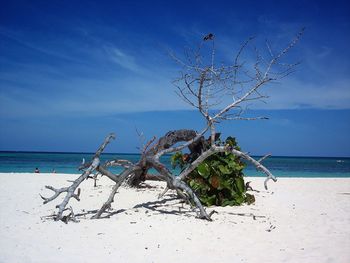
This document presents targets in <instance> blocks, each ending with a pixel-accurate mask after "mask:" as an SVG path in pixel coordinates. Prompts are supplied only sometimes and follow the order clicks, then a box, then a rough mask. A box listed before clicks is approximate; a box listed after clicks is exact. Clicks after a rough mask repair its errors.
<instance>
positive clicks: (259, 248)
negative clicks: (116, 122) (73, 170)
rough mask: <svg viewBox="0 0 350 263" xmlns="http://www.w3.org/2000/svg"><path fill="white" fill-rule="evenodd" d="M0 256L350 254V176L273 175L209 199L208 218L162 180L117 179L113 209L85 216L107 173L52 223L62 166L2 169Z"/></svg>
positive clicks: (340, 258) (203, 258) (314, 258)
mask: <svg viewBox="0 0 350 263" xmlns="http://www.w3.org/2000/svg"><path fill="white" fill-rule="evenodd" d="M0 178H1V185H0V204H1V213H0V235H1V239H0V251H1V253H0V262H318V263H321V262H337V263H338V262H344V263H345V262H350V178H344V179H340V178H339V179H318V178H313V179H306V178H279V180H278V182H277V183H273V182H270V184H269V186H270V188H269V190H268V191H265V190H264V188H263V178H248V180H250V181H252V183H251V185H252V187H253V188H254V189H257V190H258V191H259V192H254V194H255V197H256V202H255V204H254V205H250V206H247V205H245V206H241V207H210V208H208V211H211V210H213V209H214V210H216V211H217V212H218V213H216V214H214V215H213V217H212V218H213V221H212V222H207V221H204V220H199V219H196V218H195V213H194V212H192V211H191V210H190V209H189V207H188V206H187V205H184V204H182V203H180V202H179V200H177V199H175V198H174V193H172V192H171V191H169V192H168V193H167V194H166V195H165V196H164V197H163V198H162V199H160V200H159V199H158V194H159V193H160V192H162V190H163V189H164V187H165V185H164V184H163V183H160V182H150V183H149V185H150V186H152V188H144V189H127V188H121V189H120V191H119V192H118V194H117V195H116V199H115V202H114V203H113V209H114V210H113V211H112V212H113V213H112V214H111V215H110V217H109V218H105V219H99V220H90V219H89V218H90V217H91V215H92V214H91V213H89V211H91V210H95V209H98V208H99V207H100V206H101V205H102V204H103V202H104V201H105V200H106V198H107V196H108V194H109V192H110V189H111V187H112V183H111V181H109V180H107V179H101V180H99V181H98V187H96V188H94V187H93V181H92V180H89V181H85V182H84V183H83V184H82V185H81V189H82V191H81V201H80V202H78V201H76V200H72V201H71V203H70V205H71V206H72V207H73V209H74V211H75V213H76V214H81V215H80V216H78V219H79V221H80V222H79V223H73V222H70V223H68V224H65V223H63V222H55V221H52V220H49V219H47V218H46V217H45V216H48V215H51V214H52V213H54V212H55V205H56V204H58V203H59V202H60V200H61V199H59V200H54V201H53V202H51V203H48V204H46V205H43V204H42V199H41V198H40V196H39V193H40V194H42V195H44V196H50V195H51V194H52V192H50V191H49V190H47V189H45V185H52V186H54V187H57V188H59V187H63V186H65V185H68V184H69V182H67V180H72V179H74V178H76V176H74V175H67V174H29V173H28V174H25V173H21V174H10V173H8V174H6V173H2V174H0Z"/></svg>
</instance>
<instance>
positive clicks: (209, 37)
mask: <svg viewBox="0 0 350 263" xmlns="http://www.w3.org/2000/svg"><path fill="white" fill-rule="evenodd" d="M208 40H214V35H213V34H212V33H209V34H208V35H206V36H205V37H204V38H203V41H208Z"/></svg>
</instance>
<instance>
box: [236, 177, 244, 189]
mask: <svg viewBox="0 0 350 263" xmlns="http://www.w3.org/2000/svg"><path fill="white" fill-rule="evenodd" d="M235 181H236V186H237V190H238V192H240V193H244V192H245V185H244V179H243V177H242V176H239V177H237V178H236V179H235Z"/></svg>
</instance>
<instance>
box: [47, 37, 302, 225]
mask: <svg viewBox="0 0 350 263" xmlns="http://www.w3.org/2000/svg"><path fill="white" fill-rule="evenodd" d="M302 34H303V30H302V31H301V32H299V33H298V34H297V36H296V37H295V38H294V39H293V40H292V41H291V42H290V43H289V44H288V45H287V46H286V47H285V48H284V49H282V50H281V51H280V52H278V53H274V52H273V51H272V48H271V47H270V45H269V44H268V43H267V42H266V50H267V51H268V52H267V53H268V56H263V55H262V54H260V53H259V52H258V50H257V49H256V48H253V50H254V54H255V59H254V63H252V62H251V61H250V63H249V61H248V63H246V62H245V61H241V57H242V54H243V52H244V51H245V50H246V49H248V47H249V48H251V43H252V41H253V39H252V38H250V39H248V40H247V41H246V42H245V43H243V44H242V45H241V47H240V49H239V51H238V52H237V55H236V56H235V57H234V59H233V63H232V64H230V65H225V64H217V62H216V54H215V52H216V49H215V39H214V35H213V34H209V35H207V36H206V37H204V39H203V41H202V42H201V44H200V45H199V47H198V48H197V49H196V50H190V51H187V52H186V53H185V54H186V55H185V58H184V59H181V58H179V57H177V56H175V55H173V54H171V56H172V58H173V59H174V60H175V61H176V62H177V63H178V64H179V65H180V66H181V68H182V71H181V75H180V77H179V78H178V79H176V80H175V82H174V83H175V85H176V88H177V94H178V95H179V96H180V97H181V98H182V99H183V100H184V101H185V102H186V103H188V104H189V105H191V106H192V107H193V108H195V109H197V110H198V111H199V113H200V114H201V115H202V117H203V118H204V119H205V122H206V125H205V127H203V130H202V131H200V132H196V131H194V130H185V129H184V130H175V131H170V132H168V133H167V134H165V135H164V136H163V137H161V138H159V139H158V140H157V139H156V138H155V137H153V138H152V139H151V140H150V141H149V142H148V143H147V144H146V145H144V147H143V149H142V152H141V157H140V160H139V161H138V162H136V163H131V162H129V161H127V160H111V161H108V162H106V163H101V160H100V156H101V154H102V152H103V151H104V149H105V147H106V146H107V145H108V144H109V143H110V142H111V141H112V140H113V139H115V136H114V134H110V135H108V136H107V137H106V138H105V140H104V142H103V143H102V145H101V146H100V147H99V149H98V150H97V151H96V154H95V155H94V157H93V158H92V160H91V161H90V162H87V163H84V164H82V166H81V167H80V170H83V173H82V174H81V175H80V176H79V177H78V178H77V179H76V180H74V181H73V183H72V184H71V185H70V186H69V187H64V188H59V189H56V188H53V187H52V186H46V188H47V189H50V190H52V191H53V192H54V194H53V196H51V197H48V198H47V197H43V196H42V198H43V200H44V204H46V203H48V202H50V201H52V200H54V199H56V198H57V197H58V196H59V195H60V194H62V193H65V197H64V199H63V201H62V202H61V203H60V204H59V205H57V208H58V212H57V214H56V215H55V216H54V218H55V220H69V219H74V213H73V210H72V208H67V205H68V203H69V200H70V199H71V198H75V199H77V200H79V191H77V189H79V188H78V187H79V185H80V184H81V183H82V182H83V181H84V180H85V179H87V178H88V177H89V176H90V174H91V173H93V172H95V173H96V172H97V173H99V174H101V175H104V176H107V177H108V178H109V179H111V180H112V181H113V182H114V186H113V188H112V191H111V193H110V195H109V197H108V199H107V200H106V202H105V203H104V204H103V205H102V207H101V208H100V209H99V210H98V211H97V212H96V214H95V215H94V216H93V217H92V218H100V217H101V215H102V214H103V213H105V212H107V210H109V209H111V204H112V202H113V201H114V197H115V195H116V193H117V190H118V188H119V187H120V186H121V185H122V183H123V182H128V183H129V184H132V185H138V184H139V183H140V182H142V181H144V180H145V179H146V175H147V172H148V170H149V169H151V168H154V169H155V170H156V171H157V174H155V175H154V177H155V178H158V179H159V180H162V181H165V182H166V183H167V189H174V190H176V191H177V193H178V196H179V197H180V198H184V199H185V200H186V201H190V202H191V203H192V204H195V208H196V209H197V212H198V217H199V218H201V219H206V220H211V214H208V213H207V212H206V210H205V208H204V207H203V205H202V204H201V202H200V200H199V199H198V197H197V196H196V193H195V192H194V191H193V190H192V189H191V187H189V185H187V184H186V183H185V181H184V179H185V178H186V176H187V175H188V174H190V173H191V172H192V171H193V170H194V169H195V168H196V167H197V166H198V165H199V164H200V163H201V162H203V161H204V160H205V159H206V158H208V157H209V156H211V155H213V154H215V153H219V152H231V153H232V154H234V155H236V156H239V157H241V158H243V159H245V160H246V161H248V162H250V163H251V164H253V165H254V166H255V167H256V169H257V170H259V171H261V172H262V173H264V174H265V175H266V180H265V182H264V185H265V188H266V189H267V182H268V181H269V180H273V181H276V180H277V179H276V178H275V176H274V175H273V174H272V173H271V172H270V171H269V170H268V169H267V168H266V167H265V166H264V165H263V164H262V161H263V160H264V159H265V158H266V157H268V156H264V157H263V158H261V159H259V160H255V159H254V158H252V157H251V156H250V155H249V154H247V153H245V152H242V151H239V150H237V149H234V148H233V147H230V146H229V145H225V146H222V145H217V144H216V139H215V136H216V128H217V125H218V123H220V122H223V121H230V120H257V119H266V117H245V116H244V113H245V110H246V108H247V103H250V102H252V101H257V100H262V99H265V98H266V96H265V95H262V93H261V89H262V88H263V87H264V86H266V85H267V84H268V83H270V82H273V81H276V80H278V79H281V78H283V77H285V76H287V75H289V74H290V73H292V72H293V70H294V69H295V66H296V64H285V63H282V58H283V57H284V56H285V55H286V54H287V53H288V51H289V50H290V49H291V48H293V47H294V46H295V45H296V43H297V42H298V41H299V39H300V37H301V35H302ZM208 48H209V50H210V51H209V59H208V58H206V57H205V56H204V55H203V54H202V53H203V50H204V51H205V49H208ZM247 65H248V66H247ZM249 65H250V68H249ZM205 135H209V138H210V139H209V143H210V147H209V149H208V150H205V151H202V152H199V153H197V154H198V156H197V158H196V159H194V160H193V161H192V162H191V163H190V164H189V165H188V166H187V167H186V168H185V169H184V170H183V171H182V172H181V173H180V175H178V176H176V175H174V174H172V172H171V171H170V170H169V169H168V168H167V167H166V166H165V165H164V164H163V163H162V162H161V161H160V158H161V157H162V156H163V155H165V154H170V153H175V152H178V151H182V150H184V149H185V148H187V147H188V148H189V149H190V151H195V149H196V148H198V147H197V146H198V144H200V143H202V142H203V138H204V136H205ZM112 166H121V167H123V169H124V170H123V171H122V172H121V173H120V174H114V173H112V172H111V171H110V170H108V168H109V167H112ZM167 189H166V190H167ZM76 192H77V193H76ZM65 210H70V212H71V213H70V214H69V215H68V216H64V211H65Z"/></svg>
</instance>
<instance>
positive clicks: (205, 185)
mask: <svg viewBox="0 0 350 263" xmlns="http://www.w3.org/2000/svg"><path fill="white" fill-rule="evenodd" d="M217 143H218V144H221V145H229V146H230V147H233V148H235V149H237V150H239V149H240V148H239V147H238V146H237V142H236V140H235V138H233V137H228V138H227V139H226V140H225V141H224V142H221V141H220V138H218V140H217ZM208 147H209V145H208V146H206V148H208ZM204 150H206V149H204ZM188 156H189V155H185V154H182V153H181V152H177V153H176V154H174V155H173V156H172V157H171V162H172V165H173V167H176V166H179V167H180V168H181V169H182V168H184V167H186V165H188V161H189V159H190V158H188ZM191 161H193V160H191ZM244 167H245V164H244V163H243V162H242V161H241V159H240V157H237V156H235V155H233V154H232V153H230V152H224V153H215V154H213V155H211V156H210V157H208V158H207V159H205V160H204V161H203V162H202V163H201V164H199V165H198V167H197V168H196V169H195V170H193V171H192V172H191V173H190V174H189V175H188V177H187V178H186V182H187V183H188V184H189V185H190V187H191V188H192V189H193V190H194V191H195V193H196V194H197V195H198V198H199V199H200V200H201V202H202V204H203V205H205V206H211V205H217V206H227V205H230V206H232V205H241V204H243V203H247V204H251V203H254V202H255V198H254V195H251V194H248V193H246V188H245V183H244V179H243V169H244Z"/></svg>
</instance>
